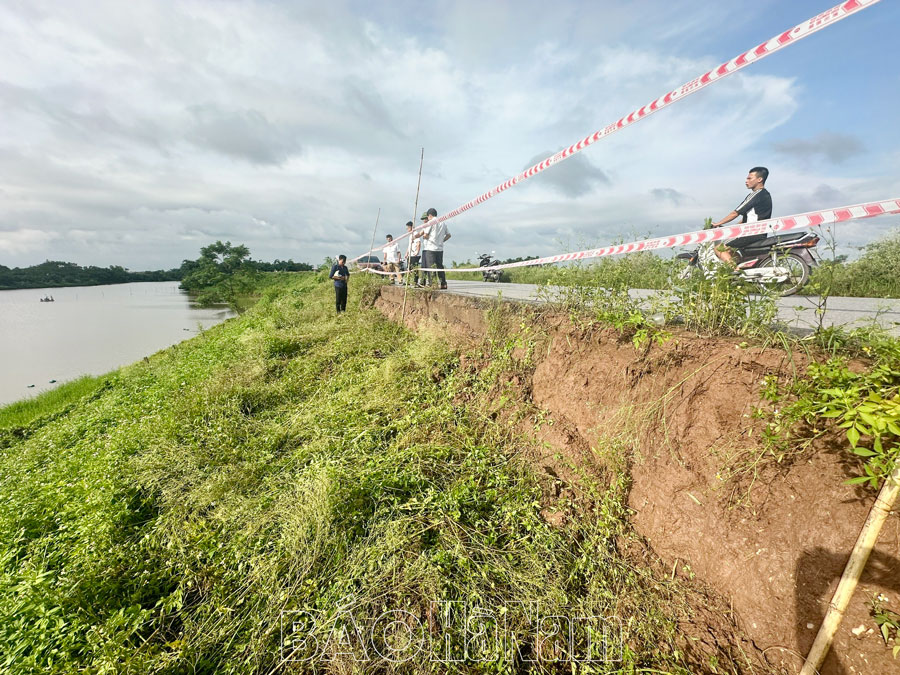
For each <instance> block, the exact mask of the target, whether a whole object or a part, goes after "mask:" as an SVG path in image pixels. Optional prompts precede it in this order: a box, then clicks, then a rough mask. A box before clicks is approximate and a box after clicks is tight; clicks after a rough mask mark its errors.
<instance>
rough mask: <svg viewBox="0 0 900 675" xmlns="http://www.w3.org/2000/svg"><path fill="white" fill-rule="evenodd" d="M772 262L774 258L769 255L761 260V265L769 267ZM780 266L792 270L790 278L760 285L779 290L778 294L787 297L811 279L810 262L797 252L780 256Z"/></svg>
mask: <svg viewBox="0 0 900 675" xmlns="http://www.w3.org/2000/svg"><path fill="white" fill-rule="evenodd" d="M772 264H773V263H772V258H771V257H769V256H767V257H766V258H764V259H763V260H760V261H759V267H767V266H770V265H772ZM778 267H785V268H787V269H788V270H789V271H790V274H789V275H788V278H787V279H785V280H784V281H777V282H774V283H769V284H767V283H760V286H763V287H764V288H767V289H770V290H773V291H777V292H778V295H780V296H781V297H786V296H788V295H793V294H794V293H796V292H797V291H799V290H800V289H801V288H803V287H804V286H805V285H806V282H807V281H809V271H810V270H809V263H807V262H806V261H805V260H804V259H803V258H801V257H800V256H799V255H797V254H796V253H788V254H787V255H783V256H779V258H778Z"/></svg>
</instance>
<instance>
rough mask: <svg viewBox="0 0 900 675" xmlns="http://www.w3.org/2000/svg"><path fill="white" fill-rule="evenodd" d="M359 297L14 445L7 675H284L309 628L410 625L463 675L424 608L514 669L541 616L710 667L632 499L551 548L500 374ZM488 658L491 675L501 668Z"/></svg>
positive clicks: (255, 330) (360, 286) (311, 309)
mask: <svg viewBox="0 0 900 675" xmlns="http://www.w3.org/2000/svg"><path fill="white" fill-rule="evenodd" d="M373 292H374V289H373V287H372V284H371V283H366V282H364V281H363V280H362V279H360V282H359V283H357V284H354V288H353V291H352V293H351V297H350V303H351V304H350V306H351V311H350V312H348V313H347V315H345V316H342V317H340V318H336V317H334V316H333V305H332V297H331V289H330V288H329V285H328V284H327V283H319V282H317V281H316V280H315V279H313V278H303V279H294V280H291V281H290V282H286V283H285V285H284V286H283V287H282V288H279V289H270V290H269V291H268V292H267V293H266V295H265V296H264V297H263V299H262V300H261V301H260V303H259V304H258V305H257V306H256V307H254V308H253V309H251V310H249V311H248V312H246V313H245V314H244V315H243V316H241V317H240V318H238V319H236V320H234V321H230V322H228V323H226V324H222V325H219V326H216V327H215V328H212V329H210V330H208V331H206V332H205V333H204V334H203V335H201V336H198V337H197V338H195V339H193V340H191V341H189V342H186V343H182V344H180V345H176V346H174V347H171V348H169V349H168V350H165V351H164V352H160V353H159V354H156V355H154V356H153V357H151V358H150V359H149V360H148V361H144V362H139V363H137V364H134V365H132V366H129V367H127V368H124V369H122V370H120V371H118V372H117V373H116V374H114V375H113V376H111V377H110V378H108V380H107V381H106V382H105V383H104V386H103V387H102V388H100V389H98V390H96V391H95V392H93V393H92V394H91V395H89V396H87V397H86V398H84V399H81V400H79V401H77V402H72V403H71V405H70V406H69V407H68V408H67V409H66V410H65V411H64V412H63V413H62V414H58V415H51V416H49V417H48V418H40V417H39V418H38V419H34V420H31V421H30V423H29V424H27V425H23V426H19V427H17V428H13V429H6V430H5V431H4V432H3V435H2V442H0V446H2V447H3V450H2V458H0V462H2V475H3V480H2V483H0V530H2V539H0V541H2V544H0V546H2V551H0V559H3V560H5V561H6V564H5V565H4V566H3V567H2V575H3V576H2V578H0V589H2V590H0V611H2V617H3V625H4V626H5V630H4V631H3V632H2V633H0V642H2V645H0V651H2V652H3V653H4V654H6V655H7V658H8V659H10V660H9V661H8V663H16V664H17V665H20V666H21V667H22V669H25V670H27V669H29V668H31V669H36V670H41V671H44V672H63V671H69V670H73V669H76V668H89V669H98V670H99V669H103V668H104V667H109V668H113V669H119V670H121V669H123V668H127V669H128V670H130V671H131V672H150V671H151V670H156V669H158V668H160V667H163V666H167V667H169V668H176V669H178V668H180V667H182V666H183V667H187V664H192V667H193V668H198V667H199V668H202V669H206V670H209V671H215V672H261V671H268V670H269V669H271V668H276V669H282V670H288V669H289V668H288V666H287V665H286V663H285V662H284V660H283V659H284V657H285V656H286V654H285V652H284V650H283V645H282V635H281V626H282V620H283V618H284V617H285V616H288V617H290V616H293V617H301V618H302V617H303V616H307V615H302V614H299V612H309V613H310V614H309V615H308V616H313V615H315V616H316V617H318V618H317V621H316V622H315V625H313V626H310V627H309V630H310V634H311V635H312V636H313V637H314V638H315V639H316V640H318V643H317V644H319V645H323V646H324V645H326V644H328V637H329V636H330V635H332V632H333V629H334V627H335V625H339V626H343V627H346V626H347V623H346V621H347V620H348V617H350V616H352V617H353V618H354V620H355V621H356V622H358V624H359V625H360V626H365V625H371V624H372V623H373V622H374V621H375V620H376V619H377V618H378V617H379V616H381V615H382V614H383V613H384V612H386V611H396V612H401V613H404V612H409V615H407V614H402V616H412V617H415V619H416V621H417V622H419V624H421V625H422V626H423V631H424V634H423V635H424V637H427V638H428V639H429V640H430V641H431V642H430V644H431V646H433V647H435V648H436V649H438V653H440V647H441V645H444V644H445V643H444V641H443V638H446V639H447V642H446V645H448V646H449V648H452V650H454V651H453V652H452V653H451V654H450V656H454V655H456V654H458V653H459V650H460V649H462V646H463V645H465V644H466V639H467V638H466V625H465V620H464V618H463V617H464V615H463V614H456V613H451V614H450V615H447V616H442V615H441V613H440V610H441V607H444V605H433V604H432V603H435V602H436V603H441V602H444V601H448V602H449V601H453V602H460V603H465V604H466V606H468V607H470V608H481V609H495V610H497V612H498V613H497V614H495V615H494V617H493V621H495V623H494V624H491V625H494V626H495V627H496V626H500V625H501V623H502V624H503V625H506V626H507V627H508V628H509V630H510V631H511V634H512V635H513V636H514V637H516V638H517V639H519V640H520V641H521V644H522V645H524V647H523V648H524V649H525V651H526V652H528V650H530V649H532V650H533V649H534V648H535V644H534V639H533V635H530V632H531V631H530V625H531V624H530V623H529V622H530V621H532V620H533V619H534V617H533V616H530V615H529V613H528V612H529V611H531V610H529V607H531V604H530V603H538V605H539V606H540V608H541V612H542V613H543V614H542V615H550V614H554V613H555V614H561V613H562V612H566V613H567V615H570V616H573V617H574V616H601V617H602V616H613V617H617V619H616V620H617V621H618V620H621V624H618V623H616V624H615V631H617V632H614V633H612V635H613V637H615V638H616V640H615V642H614V645H621V647H616V650H617V651H616V654H617V655H618V656H619V657H620V658H621V659H623V660H624V663H625V664H631V666H629V667H633V666H635V665H636V664H648V665H649V664H652V665H655V666H660V667H664V668H666V669H676V670H679V669H684V668H686V667H687V664H690V663H691V662H692V661H693V660H694V659H696V658H700V657H698V656H697V655H696V654H694V655H691V654H692V652H691V648H692V646H691V643H690V642H689V641H687V640H686V638H685V636H684V635H683V634H682V633H681V632H680V628H679V626H680V625H681V623H682V622H687V623H688V624H689V623H690V622H691V621H692V618H691V607H693V606H697V605H698V604H702V603H703V602H704V600H703V597H702V595H700V594H698V593H697V592H696V591H693V590H691V589H690V588H687V587H684V586H683V585H682V584H680V583H679V582H678V581H677V580H671V579H669V578H668V577H667V575H666V573H665V571H664V570H656V571H654V569H653V568H652V567H646V566H643V565H641V566H636V561H637V560H638V559H639V557H640V553H639V552H640V543H639V541H637V539H635V538H634V536H633V535H632V534H630V533H629V528H628V526H627V523H626V522H625V521H624V519H623V517H622V516H623V510H622V509H623V508H624V502H623V499H624V491H625V489H626V483H625V482H623V481H624V480H625V479H624V476H622V477H621V478H619V479H616V480H615V481H614V483H613V489H611V490H610V489H607V486H606V485H605V484H604V485H602V486H601V485H597V486H596V493H595V494H594V495H593V496H591V497H589V502H586V503H590V504H593V505H594V506H593V507H592V508H591V509H590V511H585V512H584V513H583V515H582V516H579V517H574V518H572V519H570V520H567V521H566V522H565V523H559V524H553V523H552V522H551V521H550V520H548V519H547V518H545V517H544V515H542V514H543V513H544V512H545V511H546V509H547V508H548V506H550V505H548V504H547V503H545V498H544V496H543V491H542V487H541V480H542V478H541V477H540V476H539V475H538V474H535V473H534V471H533V470H531V469H530V468H529V464H528V462H527V461H525V459H524V458H523V457H522V455H521V453H522V452H523V450H525V449H526V448H527V447H530V445H531V443H532V441H531V440H529V438H528V436H527V435H526V434H521V433H519V432H517V431H516V430H515V429H514V428H513V427H510V425H509V423H508V420H507V419H499V418H497V417H496V416H495V415H493V414H489V411H490V410H491V408H492V407H496V405H497V402H498V401H497V399H496V393H492V390H493V389H494V384H495V381H494V378H495V375H496V373H497V372H499V371H494V372H491V371H489V370H486V371H483V372H482V373H480V374H476V375H473V374H471V373H468V372H466V371H465V370H463V369H460V367H459V350H460V349H461V347H459V346H456V345H454V344H453V343H450V342H448V341H447V340H445V339H443V338H442V336H440V335H436V334H420V335H414V334H411V333H409V332H407V331H405V330H403V329H401V328H399V327H398V326H397V325H396V324H395V323H393V322H391V321H389V320H387V319H386V318H384V317H382V316H381V315H380V314H379V313H378V312H377V311H375V310H373V309H371V308H368V307H366V306H365V304H366V302H364V303H363V306H362V307H360V301H361V300H363V301H366V299H367V298H371V295H370V294H371V293H373ZM485 347H486V348H489V347H488V346H487V345H485ZM503 354H504V353H503V351H502V350H501V351H500V352H498V357H502V358H507V357H508V354H506V355H505V356H504V355H503ZM485 356H488V354H487V353H485ZM502 358H501V359H499V360H497V361H496V363H497V364H498V365H499V364H502V363H505V361H503V360H502ZM473 393H474V394H475V398H472V399H469V400H464V399H463V398H462V397H463V396H464V395H465V396H466V397H469V396H471V395H472V394H473ZM566 499H569V497H563V496H561V497H560V500H561V501H560V504H558V505H554V506H552V508H564V504H563V501H564V500H566ZM629 541H630V542H631V544H630V545H628V546H625V544H626V543H627V542H629ZM635 556H637V558H635ZM454 606H455V605H454ZM447 607H451V606H450V605H447ZM342 610H343V614H342ZM351 610H352V611H351ZM485 617H486V618H485V622H489V617H488V615H487V614H485ZM335 620H337V623H335ZM411 620H412V619H410V621H411ZM723 621H726V622H727V619H723ZM438 627H440V630H439V631H438V630H437V628H438ZM469 629H470V630H471V629H472V626H471V625H470V626H469ZM394 630H397V626H394ZM435 636H436V637H437V641H436V642H435V641H434V639H433V638H435ZM399 637H402V635H401V636H399ZM619 638H621V640H619ZM585 639H587V638H586V635H584V634H582V636H581V637H580V638H579V640H580V642H579V646H580V648H582V649H583V648H585V645H586V643H585V642H584V640H585ZM305 644H306V645H307V646H308V645H310V644H313V643H311V642H306V643H305ZM297 646H300V645H299V643H298V645H297ZM473 646H474V645H473ZM495 647H496V645H494V646H492V645H488V644H485V645H484V649H485V650H488V649H494V648H495ZM381 648H382V653H384V645H383V644H382V645H381ZM497 648H499V647H497ZM717 649H718V647H717ZM721 649H722V650H725V651H724V652H722V653H721V654H720V655H719V658H725V657H726V656H727V657H728V658H732V657H733V658H740V654H739V652H735V653H734V654H732V653H731V652H730V651H728V650H729V649H731V647H729V646H728V645H727V644H724V645H722V646H721ZM735 649H736V647H735ZM329 650H330V651H329V652H328V654H327V655H326V656H327V657H328V658H331V662H330V663H331V664H332V665H331V666H328V664H327V663H326V662H325V661H324V660H323V661H322V662H321V664H320V665H321V666H322V667H323V668H329V667H330V668H331V669H332V670H336V669H338V668H340V667H343V666H341V664H342V663H346V662H347V659H349V656H347V655H343V656H342V655H341V654H340V653H339V651H338V647H337V645H335V644H333V643H332V644H331V645H330V646H329ZM368 653H370V654H371V653H372V652H371V650H370V651H369V652H368ZM504 653H505V652H504ZM532 653H533V652H532ZM550 653H551V652H550V651H549V648H548V650H546V651H545V656H546V655H548V654H550ZM373 656H375V655H373ZM484 656H485V658H488V657H491V658H490V660H489V661H487V662H485V664H484V668H485V669H488V670H490V669H492V668H493V666H492V665H490V664H493V663H494V662H495V661H496V658H501V657H503V656H502V654H500V655H494V654H493V653H491V654H488V653H487V652H485V654H484ZM503 658H512V660H513V661H514V662H518V661H519V659H520V657H516V656H512V657H503ZM704 658H705V657H704ZM178 664H182V665H181V666H179V665H178ZM470 666H471V667H469V666H467V667H466V668H465V669H466V670H475V671H477V670H480V669H481V667H479V666H478V664H477V663H476V662H474V660H473V661H471V662H470ZM413 669H414V670H416V669H418V670H422V671H431V672H445V670H446V668H445V667H443V666H442V665H441V664H440V663H431V662H429V661H427V660H425V661H422V662H421V663H419V662H417V667H416V668H413Z"/></svg>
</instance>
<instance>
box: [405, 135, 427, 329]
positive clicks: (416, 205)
mask: <svg viewBox="0 0 900 675" xmlns="http://www.w3.org/2000/svg"><path fill="white" fill-rule="evenodd" d="M424 163H425V148H422V154H421V155H420V156H419V180H418V181H417V182H416V201H415V203H414V204H413V217H412V221H413V229H416V214H417V213H418V212H419V188H420V187H422V165H423V164H424ZM412 241H413V238H412V236H410V238H409V243H408V244H407V245H406V283H405V284H404V285H403V309H402V310H401V312H400V323H403V322H404V321H405V320H406V294H407V293H408V292H409V274H410V269H409V252H410V250H411V249H412ZM421 251H422V244H421V243H420V244H419V255H421ZM421 260H422V259H421V258H419V261H420V262H421Z"/></svg>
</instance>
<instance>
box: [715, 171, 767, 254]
mask: <svg viewBox="0 0 900 675" xmlns="http://www.w3.org/2000/svg"><path fill="white" fill-rule="evenodd" d="M768 177H769V170H768V169H767V168H766V167H764V166H754V167H753V168H752V169H750V172H749V173H748V174H747V180H746V181H744V184H745V185H746V186H747V189H748V190H750V191H751V192H750V194H749V195H747V198H746V199H744V201H742V202H741V203H740V204H739V205H738V206H737V207H736V208H735V209H734V211H732V212H731V213H729V214H728V215H727V216H725V217H724V218H722V220H720V221H719V222H718V223H713V224H712V226H713V227H721V226H722V225H725V224H726V223H730V222H731V221H732V220H734V219H735V218H737V217H738V216H740V217H741V223H755V222H756V221H757V220H768V219H769V218H771V217H772V195H770V194H769V191H768V190H766V179H767V178H768ZM765 238H766V235H765V234H751V235H747V236H746V237H736V238H735V239H732V240H730V241H727V242H725V243H722V244H719V245H718V246H716V249H715V251H716V255H717V256H719V260H722V261H724V262H727V263H728V264H729V265H732V266H734V265H735V264H736V261H735V259H734V254H735V252H736V251H738V250H739V249H741V248H743V247H746V246H748V245H749V244H752V243H754V242H757V241H762V240H763V239H765Z"/></svg>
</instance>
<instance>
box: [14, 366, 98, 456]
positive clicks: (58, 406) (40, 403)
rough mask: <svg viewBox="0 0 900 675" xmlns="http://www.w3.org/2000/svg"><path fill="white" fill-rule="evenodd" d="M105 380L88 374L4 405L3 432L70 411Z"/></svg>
mask: <svg viewBox="0 0 900 675" xmlns="http://www.w3.org/2000/svg"><path fill="white" fill-rule="evenodd" d="M104 381H105V380H104V378H102V377H91V376H89V375H85V376H84V377H79V378H78V379H77V380H72V381H71V382H66V383H65V384H61V385H59V386H58V387H57V388H56V389H53V390H51V391H48V392H45V393H43V394H41V395H40V396H35V397H34V398H29V399H25V400H23V401H17V402H16V403H12V404H10V405H8V406H6V407H4V408H0V434H2V432H3V430H8V429H18V430H23V429H26V428H27V427H29V426H30V425H31V424H33V423H35V422H36V421H37V422H41V423H43V422H46V421H47V420H49V419H50V418H51V417H53V416H56V415H59V414H61V413H64V412H66V411H68V410H69V409H70V408H71V407H72V406H73V405H75V404H76V403H77V402H78V401H80V400H81V399H83V398H85V397H86V396H89V395H91V394H93V393H94V392H95V391H96V390H97V389H99V388H100V387H101V386H102V385H103V383H104ZM0 442H2V441H0Z"/></svg>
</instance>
